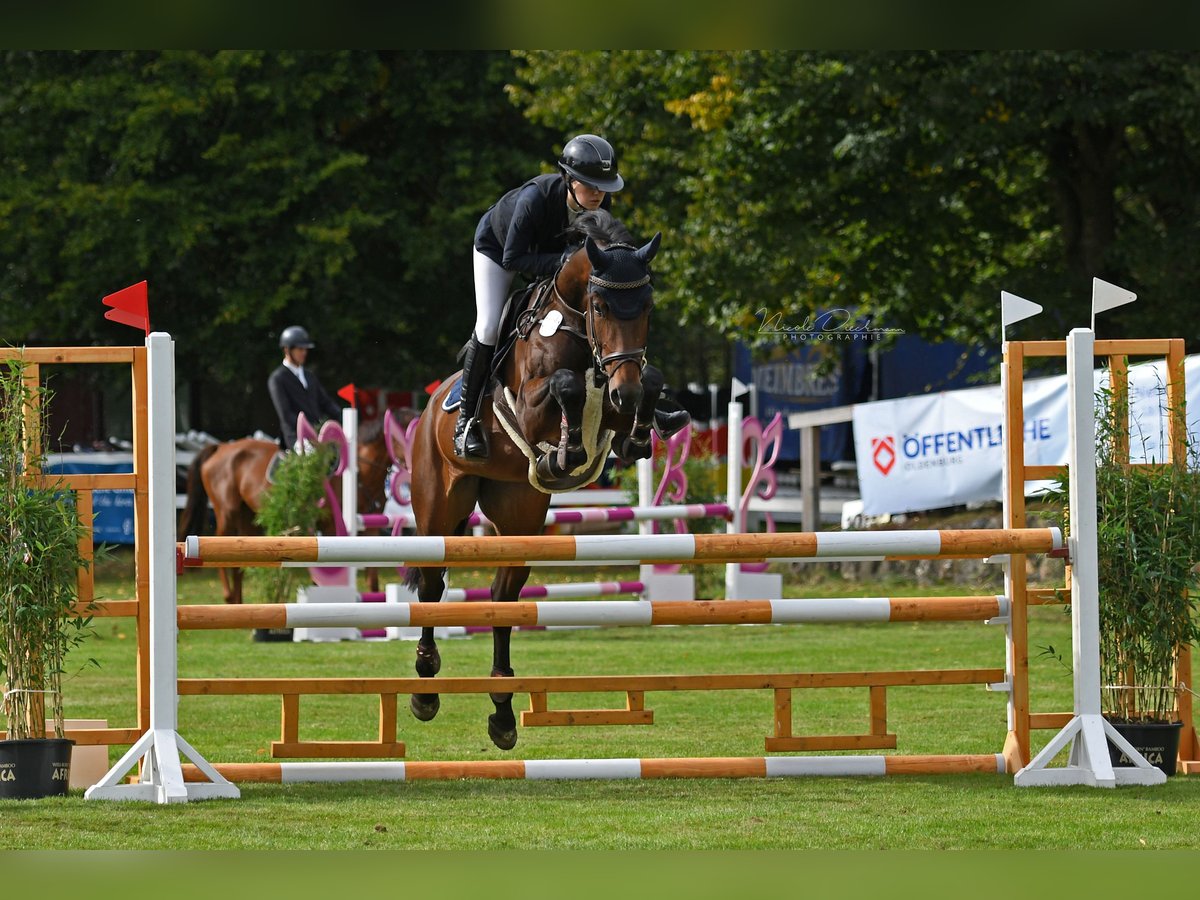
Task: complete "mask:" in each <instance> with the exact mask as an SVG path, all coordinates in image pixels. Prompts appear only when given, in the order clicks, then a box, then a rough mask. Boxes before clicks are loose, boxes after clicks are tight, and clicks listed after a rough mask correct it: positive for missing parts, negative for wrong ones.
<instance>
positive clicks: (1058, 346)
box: [1006, 341, 1067, 357]
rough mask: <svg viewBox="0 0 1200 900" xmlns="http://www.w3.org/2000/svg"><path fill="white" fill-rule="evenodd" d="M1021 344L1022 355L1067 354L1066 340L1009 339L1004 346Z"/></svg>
mask: <svg viewBox="0 0 1200 900" xmlns="http://www.w3.org/2000/svg"><path fill="white" fill-rule="evenodd" d="M1014 344H1020V345H1021V351H1022V355H1023V356H1026V357H1030V356H1063V357H1065V356H1066V355H1067V342H1066V341H1009V342H1008V343H1007V345H1006V346H1008V347H1011V346H1013V345H1014Z"/></svg>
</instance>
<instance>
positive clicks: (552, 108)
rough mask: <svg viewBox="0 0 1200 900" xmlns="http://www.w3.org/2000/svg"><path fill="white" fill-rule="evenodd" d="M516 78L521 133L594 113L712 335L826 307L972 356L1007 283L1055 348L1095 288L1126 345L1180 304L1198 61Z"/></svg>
mask: <svg viewBox="0 0 1200 900" xmlns="http://www.w3.org/2000/svg"><path fill="white" fill-rule="evenodd" d="M518 75H519V77H520V78H521V80H522V83H523V84H524V88H522V89H519V90H516V91H514V96H515V97H516V99H517V100H518V102H519V103H521V104H522V106H523V107H524V108H525V111H526V114H527V115H528V116H530V117H531V118H533V119H534V120H535V121H538V122H545V121H551V120H553V119H554V118H555V117H557V116H561V115H562V114H563V113H564V111H567V110H581V109H582V110H599V111H602V112H601V113H600V115H601V118H600V120H599V121H600V122H601V123H602V124H603V125H604V126H605V127H607V128H608V129H609V133H610V134H611V136H612V137H613V138H614V140H616V141H617V142H618V143H619V144H620V145H622V146H628V147H629V148H630V149H629V150H628V151H627V154H626V159H627V160H628V165H627V166H625V169H626V171H627V177H628V180H629V181H630V182H631V183H632V184H633V185H635V186H638V187H636V188H635V191H636V192H637V196H636V197H635V200H636V203H637V215H636V216H635V220H637V221H647V220H649V221H653V220H654V219H656V218H657V219H658V220H659V221H660V222H661V223H662V225H661V226H660V227H664V229H665V230H666V231H667V240H666V242H665V243H664V254H663V255H662V256H661V257H660V262H659V263H658V265H659V268H660V269H662V270H663V274H664V276H665V277H664V281H665V282H666V283H667V286H668V287H667V291H666V292H665V294H664V300H665V302H666V304H667V305H668V306H673V307H674V308H675V309H677V310H678V311H680V313H682V315H683V316H684V318H685V319H686V320H688V321H692V322H701V323H704V324H705V325H707V326H708V327H711V328H715V329H719V330H721V331H722V332H724V333H726V334H728V335H731V336H739V337H747V336H750V335H752V334H753V332H754V330H755V327H756V321H755V318H754V312H755V311H756V310H757V309H759V308H761V307H767V308H768V309H771V310H775V311H778V312H781V313H782V314H783V316H784V318H785V319H786V320H791V321H795V322H797V323H799V322H801V321H803V319H804V318H805V317H806V316H807V315H808V314H810V313H813V312H816V311H818V310H820V309H822V308H829V307H844V308H847V309H849V310H851V311H854V312H855V313H858V314H861V315H864V316H868V317H870V318H872V319H873V320H874V321H875V322H876V323H878V324H881V325H886V326H890V327H900V328H903V329H905V330H908V331H915V332H917V333H919V334H921V335H922V336H924V337H927V338H932V339H942V338H955V339H958V340H963V341H978V340H980V339H981V338H982V339H984V340H988V341H991V340H993V339H994V337H993V336H996V335H997V334H998V331H997V319H998V316H997V306H998V303H997V301H998V293H999V291H1000V290H1001V289H1002V288H1004V289H1008V290H1013V291H1016V292H1018V293H1025V295H1026V296H1029V297H1031V298H1034V299H1038V300H1040V301H1043V302H1045V303H1046V304H1047V305H1048V306H1051V307H1052V308H1054V309H1056V310H1057V311H1058V312H1059V316H1058V318H1059V321H1057V322H1055V321H1053V320H1047V321H1045V322H1044V323H1041V324H1038V325H1035V326H1034V327H1041V328H1044V329H1046V330H1047V331H1048V332H1049V333H1051V334H1054V335H1059V334H1061V332H1062V328H1063V327H1064V326H1065V325H1066V324H1068V323H1069V324H1079V323H1082V322H1084V321H1086V304H1087V298H1088V293H1087V292H1088V285H1089V282H1088V278H1089V276H1090V275H1093V274H1095V275H1100V276H1102V277H1107V278H1110V279H1111V280H1114V281H1117V282H1119V283H1122V284H1125V285H1127V286H1129V287H1131V288H1132V289H1134V290H1138V291H1140V292H1142V293H1144V294H1145V295H1146V297H1147V299H1148V300H1149V301H1150V302H1152V303H1153V304H1154V307H1153V308H1154V309H1155V310H1156V311H1158V312H1159V315H1156V316H1150V317H1147V316H1146V315H1145V311H1146V308H1147V307H1146V306H1145V305H1143V306H1142V308H1141V311H1140V315H1139V311H1137V310H1132V309H1131V310H1130V311H1129V312H1128V313H1126V316H1125V318H1124V319H1122V318H1120V317H1117V316H1115V315H1114V316H1113V317H1112V319H1110V320H1109V322H1110V324H1109V325H1108V326H1106V327H1112V328H1119V329H1120V330H1121V331H1122V333H1125V334H1130V335H1133V334H1143V333H1146V332H1155V333H1161V331H1162V330H1163V327H1164V325H1163V323H1164V321H1172V316H1173V315H1174V314H1176V313H1177V312H1178V311H1181V310H1182V309H1184V308H1186V307H1185V306H1184V304H1186V303H1188V302H1189V298H1190V294H1191V291H1192V284H1193V283H1194V281H1195V275H1196V270H1195V266H1196V265H1197V264H1196V263H1195V262H1193V261H1192V258H1191V255H1190V254H1188V253H1187V252H1186V251H1185V249H1184V248H1186V247H1189V246H1193V245H1194V244H1195V242H1196V239H1197V237H1200V234H1198V233H1197V229H1198V228H1200V217H1198V216H1197V212H1200V209H1198V207H1197V200H1196V196H1197V195H1196V192H1195V191H1194V190H1191V188H1192V186H1193V185H1194V184H1195V180H1196V177H1197V174H1198V172H1197V165H1198V163H1200V159H1198V157H1197V153H1196V151H1194V150H1193V147H1195V146H1196V137H1197V136H1198V135H1197V128H1196V125H1197V119H1196V116H1197V112H1196V110H1197V106H1198V104H1197V102H1196V101H1197V99H1200V98H1198V95H1197V78H1198V75H1200V67H1198V65H1197V55H1196V54H1195V53H1191V52H1181V53H1165V52H1163V53H1129V52H1119V53H1118V52H1090V51H1089V52H1085V51H1075V52H1050V51H1037V52H981V53H965V52H958V53H943V52H935V51H927V52H905V53H896V52H856V53H800V52H748V51H747V52H728V53H700V54H696V53H677V54H660V53H649V52H645V53H638V52H617V53H603V52H588V53H570V54H546V53H540V54H523V55H522V64H521V67H520V68H519V70H518ZM547 98H549V99H547ZM671 116H675V117H676V118H677V119H679V120H681V121H677V122H671V121H670V120H669V119H670V117H671ZM681 122H682V123H686V124H687V125H688V126H690V127H689V128H687V129H681V128H679V127H678V126H679V125H680V124H681ZM645 145H650V147H652V149H643V148H644V147H645ZM1168 327H1169V326H1168Z"/></svg>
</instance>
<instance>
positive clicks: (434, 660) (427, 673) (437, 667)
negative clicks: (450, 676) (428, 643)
mask: <svg viewBox="0 0 1200 900" xmlns="http://www.w3.org/2000/svg"><path fill="white" fill-rule="evenodd" d="M416 669H417V674H418V675H420V676H421V677H422V678H432V677H433V676H434V675H436V674H437V673H438V672H440V671H441V670H442V655H441V654H440V653H438V648H437V647H436V646H435V647H422V646H421V645H420V644H417V665H416Z"/></svg>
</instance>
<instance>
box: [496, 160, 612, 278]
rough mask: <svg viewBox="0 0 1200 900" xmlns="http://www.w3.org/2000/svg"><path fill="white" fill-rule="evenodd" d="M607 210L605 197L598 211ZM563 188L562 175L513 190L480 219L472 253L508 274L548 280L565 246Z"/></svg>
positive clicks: (539, 178)
mask: <svg viewBox="0 0 1200 900" xmlns="http://www.w3.org/2000/svg"><path fill="white" fill-rule="evenodd" d="M611 207H612V195H611V194H605V196H604V200H603V202H601V204H600V208H601V209H605V210H607V209H610V208H611ZM567 222H568V216H567V185H566V182H564V181H563V177H562V175H539V176H537V177H536V178H534V179H532V180H530V181H527V182H525V183H524V184H523V185H521V186H520V187H519V188H514V189H513V190H511V191H509V192H508V193H507V194H505V195H504V196H503V197H501V198H500V199H499V200H498V201H497V202H496V204H495V205H494V206H493V207H492V208H491V209H489V210H488V211H487V212H485V213H484V214H483V217H482V218H481V219H480V220H479V226H478V227H477V228H476V229H475V249H476V250H478V251H479V252H480V253H482V254H483V255H484V256H486V257H487V258H488V259H490V260H492V261H493V262H495V263H497V264H498V265H500V266H503V267H504V268H505V269H507V270H508V271H510V272H521V273H522V274H524V275H526V276H529V277H532V278H537V277H539V276H542V275H550V274H553V272H554V270H555V269H556V268H557V267H558V260H559V257H560V256H561V255H562V251H563V250H564V249H565V248H566V246H567V241H566V239H565V237H564V236H563V232H564V231H566V228H567Z"/></svg>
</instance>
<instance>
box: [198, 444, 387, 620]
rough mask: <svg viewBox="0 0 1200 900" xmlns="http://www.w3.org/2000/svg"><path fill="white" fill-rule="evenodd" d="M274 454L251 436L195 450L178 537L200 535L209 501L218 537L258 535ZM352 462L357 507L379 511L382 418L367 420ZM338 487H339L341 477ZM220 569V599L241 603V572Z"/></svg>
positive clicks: (382, 472)
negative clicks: (354, 463)
mask: <svg viewBox="0 0 1200 900" xmlns="http://www.w3.org/2000/svg"><path fill="white" fill-rule="evenodd" d="M278 453H279V445H278V444H277V443H275V442H274V441H263V440H258V439H256V438H241V439H240V440H236V441H228V442H226V443H221V444H210V445H208V446H207V447H205V448H204V449H203V450H201V451H200V452H199V453H197V454H196V456H195V458H194V459H193V460H192V462H191V465H190V466H188V477H187V504H186V506H185V507H184V509H183V514H182V516H181V519H180V523H179V533H178V539H179V540H181V541H182V540H183V539H184V538H185V537H186V536H187V535H189V534H202V533H203V531H204V530H205V524H206V520H207V517H208V506H209V504H210V503H211V504H212V509H213V516H214V518H215V520H216V533H217V534H218V535H221V536H229V537H233V536H238V535H259V534H262V529H260V528H259V527H258V526H257V525H256V524H254V515H255V513H257V512H258V510H259V507H260V506H262V497H263V493H264V492H265V491H266V490H267V489H268V488H269V487H270V483H269V482H268V480H267V472H268V469H269V468H270V466H271V462H272V461H273V460H274V459H275V457H276V455H277V454H278ZM357 462H358V510H359V512H360V513H375V512H381V511H382V510H383V505H384V499H385V498H384V483H385V481H386V480H387V473H388V468H389V466H390V458H389V456H388V450H387V443H386V439H385V436H384V433H383V425H382V423H381V422H379V421H373V422H368V423H367V424H365V425H364V426H363V427H362V429H361V430H360V432H359V436H358V457H357ZM337 486H338V489H339V490H340V481H339V482H338V485H337ZM219 571H220V573H221V588H222V591H223V592H224V595H225V602H226V603H241V602H242V570H241V569H240V568H221V569H220V570H219Z"/></svg>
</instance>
